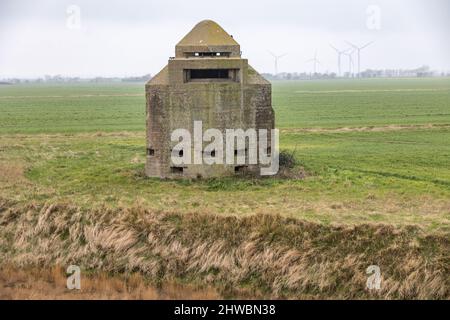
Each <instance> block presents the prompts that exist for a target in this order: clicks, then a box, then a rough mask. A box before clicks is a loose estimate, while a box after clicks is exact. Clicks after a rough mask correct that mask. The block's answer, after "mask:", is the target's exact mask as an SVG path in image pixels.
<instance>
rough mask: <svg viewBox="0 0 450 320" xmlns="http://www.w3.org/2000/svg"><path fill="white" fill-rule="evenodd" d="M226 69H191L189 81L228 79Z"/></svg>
mask: <svg viewBox="0 0 450 320" xmlns="http://www.w3.org/2000/svg"><path fill="white" fill-rule="evenodd" d="M228 71H229V70H228V69H192V70H191V79H228Z"/></svg>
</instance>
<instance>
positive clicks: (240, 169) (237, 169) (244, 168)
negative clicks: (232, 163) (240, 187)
mask: <svg viewBox="0 0 450 320" xmlns="http://www.w3.org/2000/svg"><path fill="white" fill-rule="evenodd" d="M246 171H247V166H236V167H234V172H235V173H243V172H246Z"/></svg>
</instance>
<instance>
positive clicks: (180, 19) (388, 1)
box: [0, 0, 450, 78]
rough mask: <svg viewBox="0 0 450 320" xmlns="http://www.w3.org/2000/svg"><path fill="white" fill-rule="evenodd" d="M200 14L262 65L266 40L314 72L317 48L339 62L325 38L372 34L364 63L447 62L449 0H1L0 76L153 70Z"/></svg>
mask: <svg viewBox="0 0 450 320" xmlns="http://www.w3.org/2000/svg"><path fill="white" fill-rule="evenodd" d="M70 5H76V6H77V7H78V8H79V9H80V15H79V17H80V20H79V21H80V23H79V24H78V23H77V21H78V19H77V17H78V15H77V13H76V12H75V11H76V10H75V11H73V10H72V9H71V8H70V7H69V6H70ZM77 7H75V8H77ZM378 13H379V14H378ZM203 19H212V20H214V21H216V22H218V23H219V24H220V25H221V26H222V27H223V28H224V29H225V30H226V31H227V32H228V33H230V34H232V35H233V36H234V38H235V39H236V40H237V41H238V42H239V43H240V45H241V48H242V51H243V55H244V57H245V58H248V59H249V62H250V64H252V65H253V66H254V67H255V68H256V69H257V70H259V71H260V72H272V73H273V71H274V67H273V60H272V57H271V56H270V55H269V53H268V50H271V51H273V52H275V53H277V54H281V53H288V54H287V55H286V56H285V57H284V58H283V59H281V60H280V62H279V71H280V72H282V71H290V72H295V71H297V72H302V71H306V72H310V71H312V65H311V63H306V62H305V61H306V60H308V59H311V58H312V57H313V55H314V51H315V50H316V49H317V51H318V59H319V60H320V61H321V65H320V66H319V70H318V71H321V72H323V71H336V70H337V57H336V54H335V53H334V51H333V50H332V49H331V48H330V46H329V44H330V43H331V44H333V45H335V46H337V47H339V48H342V49H345V48H346V47H347V44H346V43H345V41H346V40H348V41H351V42H354V43H356V44H364V43H367V42H369V41H375V42H374V44H373V45H371V46H369V47H368V48H367V49H365V50H364V51H363V52H362V59H361V69H366V68H414V67H418V66H420V65H423V64H427V65H430V66H431V67H432V68H433V69H435V70H439V71H441V70H446V71H447V70H450V1H448V0H371V1H368V0H339V1H335V0H334V1H333V0H314V1H313V0H302V1H288V0H277V1H268V0H259V1H254V2H250V1H242V0H222V1H214V0H208V1H195V0H190V1H181V0H175V1H137V0H125V1H119V0H108V1H100V0H99V1H89V0H69V1H66V0H60V1H56V0H55V1H51V0H35V1H32V0H29V1H25V0H0V78H5V77H13V76H15V77H39V76H43V75H45V74H50V75H55V74H61V75H67V76H83V77H85V76H97V75H101V76H132V75H142V74H146V73H152V74H155V73H156V72H158V71H159V70H160V69H161V68H162V67H163V66H164V65H165V64H166V63H167V60H168V58H169V56H173V55H174V46H175V44H176V43H177V42H178V41H179V40H180V39H181V38H182V37H183V36H184V35H185V34H186V33H187V32H189V30H190V29H191V28H192V27H193V26H194V25H195V24H196V23H197V22H199V21H201V20H203Z"/></svg>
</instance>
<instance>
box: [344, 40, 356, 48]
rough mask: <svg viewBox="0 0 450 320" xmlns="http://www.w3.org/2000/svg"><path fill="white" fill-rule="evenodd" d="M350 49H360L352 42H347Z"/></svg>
mask: <svg viewBox="0 0 450 320" xmlns="http://www.w3.org/2000/svg"><path fill="white" fill-rule="evenodd" d="M345 42H346V43H347V44H348V45H349V46H350V47H353V48H355V49H357V48H358V47H357V46H356V45H354V44H353V43H351V42H350V41H345Z"/></svg>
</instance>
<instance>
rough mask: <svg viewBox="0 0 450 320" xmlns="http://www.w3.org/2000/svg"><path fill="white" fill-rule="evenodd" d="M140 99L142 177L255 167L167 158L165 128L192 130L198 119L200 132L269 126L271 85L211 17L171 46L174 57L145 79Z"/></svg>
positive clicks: (195, 174)
mask: <svg viewBox="0 0 450 320" xmlns="http://www.w3.org/2000/svg"><path fill="white" fill-rule="evenodd" d="M146 99H147V163H146V174H147V175H148V176H151V177H162V178H165V177H168V178H174V177H190V178H197V177H217V176H226V175H233V174H235V173H236V172H242V171H248V172H249V173H252V172H255V173H256V172H259V167H258V165H245V166H242V165H239V166H237V165H219V164H214V165H206V164H189V165H182V166H180V165H178V166H176V165H173V163H172V161H171V152H172V148H173V145H174V143H173V142H171V133H172V132H173V131H174V130H175V129H179V128H184V129H187V130H189V131H190V132H193V123H194V121H202V122H203V131H205V130H207V129H209V128H216V129H219V130H221V131H222V132H224V131H225V129H238V128H240V129H243V130H246V129H248V128H253V129H268V130H269V132H270V129H273V128H274V112H273V109H272V101H271V100H272V93H271V84H270V83H269V82H268V81H267V80H265V79H264V78H263V77H262V76H260V75H259V74H258V72H256V71H255V70H254V69H253V68H252V67H251V66H250V65H249V64H248V61H247V59H242V57H241V49H240V45H239V44H238V43H237V42H236V41H235V40H234V39H233V37H232V36H230V35H229V34H228V33H227V32H225V31H224V30H223V29H222V28H221V27H220V26H219V25H218V24H217V23H215V22H214V21H210V20H205V21H202V22H200V23H199V24H197V25H196V26H195V27H194V28H193V29H192V30H191V31H190V32H189V33H188V34H187V35H186V36H185V37H184V38H183V39H182V40H181V41H180V42H179V43H178V44H177V45H176V47H175V57H173V58H170V60H169V62H168V65H167V66H166V67H164V69H162V70H161V71H160V72H159V73H158V74H157V75H156V76H154V78H152V79H151V80H150V81H149V82H148V83H147V84H146ZM244 151H246V150H244ZM237 152H238V150H235V153H237Z"/></svg>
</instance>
